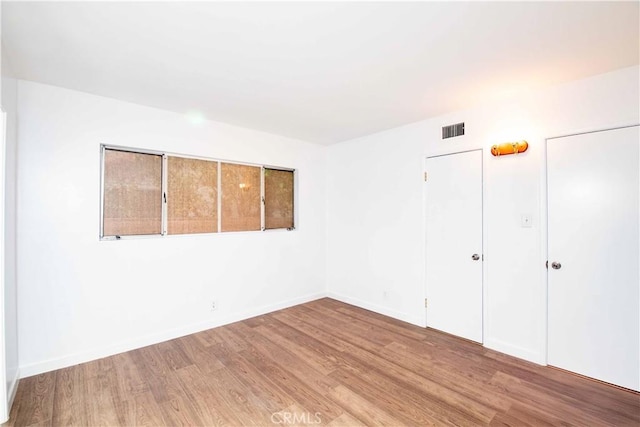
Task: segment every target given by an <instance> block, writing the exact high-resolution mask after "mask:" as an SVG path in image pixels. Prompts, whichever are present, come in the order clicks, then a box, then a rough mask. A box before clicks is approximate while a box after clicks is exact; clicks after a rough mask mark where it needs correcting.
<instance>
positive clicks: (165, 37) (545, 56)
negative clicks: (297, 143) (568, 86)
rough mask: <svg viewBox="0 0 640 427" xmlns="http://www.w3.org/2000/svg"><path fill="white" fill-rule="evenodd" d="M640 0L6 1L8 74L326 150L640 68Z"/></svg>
mask: <svg viewBox="0 0 640 427" xmlns="http://www.w3.org/2000/svg"><path fill="white" fill-rule="evenodd" d="M639 4H640V3H639V2H637V1H631V2H623V3H611V2H588V3H578V2H527V3H512V2H487V3H484V2H449V3H447V2H424V3H420V2H412V3H402V2H389V3H380V2H378V3H373V2H372V3H365V2H352V3H341V2H338V3H328V2H327V3H322V2H321V3H317V2H299V3H294V2H278V3H275V2H257V3H243V2H221V3H214V2H140V3H128V2H113V3H111V2H69V3H67V2H37V3H36V2H7V1H2V44H3V47H4V49H6V53H8V56H9V59H10V62H11V65H12V67H13V68H14V72H15V74H16V75H17V77H19V78H22V79H26V80H34V81H38V82H43V83H48V84H52V85H56V86H62V87H66V88H70V89H76V90H80V91H84V92H89V93H94V94H98V95H103V96H107V97H112V98H118V99H122V100H126V101H131V102H135V103H139V104H143V105H149V106H153V107H159V108H163V109H167V110H172V111H177V112H180V113H187V112H194V111H195V112H200V113H201V114H203V115H204V117H206V118H208V119H211V120H217V121H222V122H227V123H231V124H235V125H239V126H244V127H249V128H253V129H258V130H263V131H267V132H271V133H275V134H280V135H285V136H290V137H294V138H299V139H303V140H307V141H311V142H316V143H321V144H332V143H336V142H340V141H344V140H348V139H351V138H355V137H358V136H363V135H367V134H371V133H374V132H377V131H380V130H384V129H388V128H392V127H395V126H399V125H402V124H405V123H410V122H413V121H417V120H420V119H424V118H427V117H431V116H434V115H438V114H442V113H446V112H450V111H454V110H458V109H462V108H467V107H470V106H472V105H475V104H477V103H478V102H479V101H481V100H487V99H488V100H494V99H499V98H502V97H506V96H509V95H513V94H514V93H518V92H520V91H524V90H530V89H535V88H538V87H542V86H545V85H550V84H554V83H559V82H563V81H568V80H573V79H578V78H582V77H586V76H589V75H594V74H599V73H603V72H607V71H610V70H614V69H618V68H622V67H627V66H631V65H635V64H638V57H639V49H640V48H639V37H640V36H639V15H640V9H639Z"/></svg>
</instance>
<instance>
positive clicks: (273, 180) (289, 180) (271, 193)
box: [264, 168, 293, 230]
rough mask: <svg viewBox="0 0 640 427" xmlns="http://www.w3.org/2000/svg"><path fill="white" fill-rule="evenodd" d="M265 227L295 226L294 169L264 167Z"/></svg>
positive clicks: (289, 227)
mask: <svg viewBox="0 0 640 427" xmlns="http://www.w3.org/2000/svg"><path fill="white" fill-rule="evenodd" d="M264 227H265V228H266V229H267V230H269V229H274V228H287V229H292V228H293V171H290V170H279V169H271V168H265V169H264Z"/></svg>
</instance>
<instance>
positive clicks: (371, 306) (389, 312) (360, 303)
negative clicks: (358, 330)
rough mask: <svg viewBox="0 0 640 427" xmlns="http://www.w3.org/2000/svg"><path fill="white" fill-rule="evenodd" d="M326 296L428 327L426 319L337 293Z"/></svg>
mask: <svg viewBox="0 0 640 427" xmlns="http://www.w3.org/2000/svg"><path fill="white" fill-rule="evenodd" d="M326 296H327V297H328V298H332V299H335V300H338V301H342V302H344V303H346V304H350V305H354V306H356V307H360V308H364V309H365V310H369V311H373V312H375V313H378V314H382V315H384V316H389V317H393V318H394V319H397V320H401V321H403V322H407V323H411V324H412V325H416V326H420V327H422V328H424V327H426V325H425V322H424V319H422V318H415V317H413V316H409V315H407V314H406V313H403V312H400V311H395V310H391V309H388V308H387V307H383V306H380V305H377V304H372V303H370V302H367V301H363V300H360V299H357V298H352V297H349V296H346V295H342V294H338V293H336V292H327V295H326Z"/></svg>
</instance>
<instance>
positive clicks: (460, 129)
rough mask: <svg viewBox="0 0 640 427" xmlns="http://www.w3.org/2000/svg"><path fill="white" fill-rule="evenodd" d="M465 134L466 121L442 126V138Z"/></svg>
mask: <svg viewBox="0 0 640 427" xmlns="http://www.w3.org/2000/svg"><path fill="white" fill-rule="evenodd" d="M462 135H464V122H462V123H456V124H455V125H449V126H443V127H442V139H447V138H453V137H456V136H462Z"/></svg>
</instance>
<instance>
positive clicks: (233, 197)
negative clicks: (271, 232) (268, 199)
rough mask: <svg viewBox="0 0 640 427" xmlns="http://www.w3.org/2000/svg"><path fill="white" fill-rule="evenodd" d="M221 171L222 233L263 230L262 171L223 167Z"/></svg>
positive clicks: (226, 164)
mask: <svg viewBox="0 0 640 427" xmlns="http://www.w3.org/2000/svg"><path fill="white" fill-rule="evenodd" d="M221 170H222V231H251V230H260V229H261V222H262V218H261V212H260V211H261V209H260V193H261V184H260V173H261V168H259V167H256V166H247V165H238V164H233V163H222V165H221Z"/></svg>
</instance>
